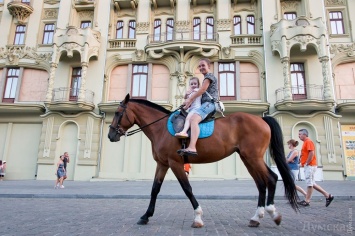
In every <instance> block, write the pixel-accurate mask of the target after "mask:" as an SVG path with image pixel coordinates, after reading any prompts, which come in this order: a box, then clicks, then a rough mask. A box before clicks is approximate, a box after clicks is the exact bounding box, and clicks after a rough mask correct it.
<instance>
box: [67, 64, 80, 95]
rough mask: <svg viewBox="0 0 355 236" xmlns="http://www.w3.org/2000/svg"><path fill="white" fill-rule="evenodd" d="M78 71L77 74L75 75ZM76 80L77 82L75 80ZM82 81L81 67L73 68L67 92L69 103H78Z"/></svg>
mask: <svg viewBox="0 0 355 236" xmlns="http://www.w3.org/2000/svg"><path fill="white" fill-rule="evenodd" d="M76 71H78V73H75V72H76ZM76 79H77V80H76ZM81 80H82V67H73V69H72V73H71V82H70V90H69V101H78V97H79V94H80V88H81Z"/></svg>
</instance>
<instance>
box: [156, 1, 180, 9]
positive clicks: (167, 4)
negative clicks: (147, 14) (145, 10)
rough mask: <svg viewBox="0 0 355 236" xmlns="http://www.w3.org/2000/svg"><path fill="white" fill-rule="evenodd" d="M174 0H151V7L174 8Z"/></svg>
mask: <svg viewBox="0 0 355 236" xmlns="http://www.w3.org/2000/svg"><path fill="white" fill-rule="evenodd" d="M175 2H176V0H151V4H152V7H153V8H154V9H158V8H159V7H170V8H171V9H174V6H175Z"/></svg>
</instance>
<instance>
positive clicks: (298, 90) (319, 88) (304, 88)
mask: <svg viewBox="0 0 355 236" xmlns="http://www.w3.org/2000/svg"><path fill="white" fill-rule="evenodd" d="M286 91H287V88H285V87H282V88H279V89H277V90H276V91H275V93H276V102H281V101H283V100H285V93H286ZM291 93H292V100H294V101H295V100H309V99H316V100H324V97H323V85H315V84H308V85H301V86H292V87H291Z"/></svg>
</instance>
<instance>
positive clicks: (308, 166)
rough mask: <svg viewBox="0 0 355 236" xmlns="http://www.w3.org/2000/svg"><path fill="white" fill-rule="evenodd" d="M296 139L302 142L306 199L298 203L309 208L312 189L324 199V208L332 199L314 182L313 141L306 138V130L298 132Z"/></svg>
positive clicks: (315, 164) (315, 163) (315, 160)
mask: <svg viewBox="0 0 355 236" xmlns="http://www.w3.org/2000/svg"><path fill="white" fill-rule="evenodd" d="M298 137H299V139H300V140H302V141H303V145H302V150H301V160H300V162H301V166H302V167H304V176H305V178H306V184H307V195H306V199H305V200H303V201H301V202H299V203H298V204H299V205H301V206H309V202H310V201H311V197H312V193H313V189H315V190H317V191H318V192H320V193H321V194H323V195H324V197H325V198H326V199H325V200H326V201H325V206H326V207H327V206H329V205H330V203H331V202H332V201H333V199H334V197H333V196H332V195H331V194H330V193H328V192H326V191H325V190H324V189H323V188H322V187H321V186H319V185H318V184H316V182H315V181H314V174H315V173H316V170H317V157H316V153H315V147H314V143H313V141H312V140H311V139H310V138H308V131H307V130H306V129H300V130H299V132H298Z"/></svg>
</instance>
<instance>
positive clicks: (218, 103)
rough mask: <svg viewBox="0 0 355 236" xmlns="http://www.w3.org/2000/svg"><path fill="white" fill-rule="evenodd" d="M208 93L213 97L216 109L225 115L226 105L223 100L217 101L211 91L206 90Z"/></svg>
mask: <svg viewBox="0 0 355 236" xmlns="http://www.w3.org/2000/svg"><path fill="white" fill-rule="evenodd" d="M206 94H207V95H208V96H209V97H210V98H211V101H212V102H213V103H214V105H215V107H216V111H217V112H219V113H221V114H222V116H223V117H225V116H224V114H223V112H224V111H225V110H226V109H225V107H224V104H223V102H222V101H221V100H217V101H216V100H215V99H214V98H213V97H212V96H211V94H210V93H209V92H207V91H206Z"/></svg>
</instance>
